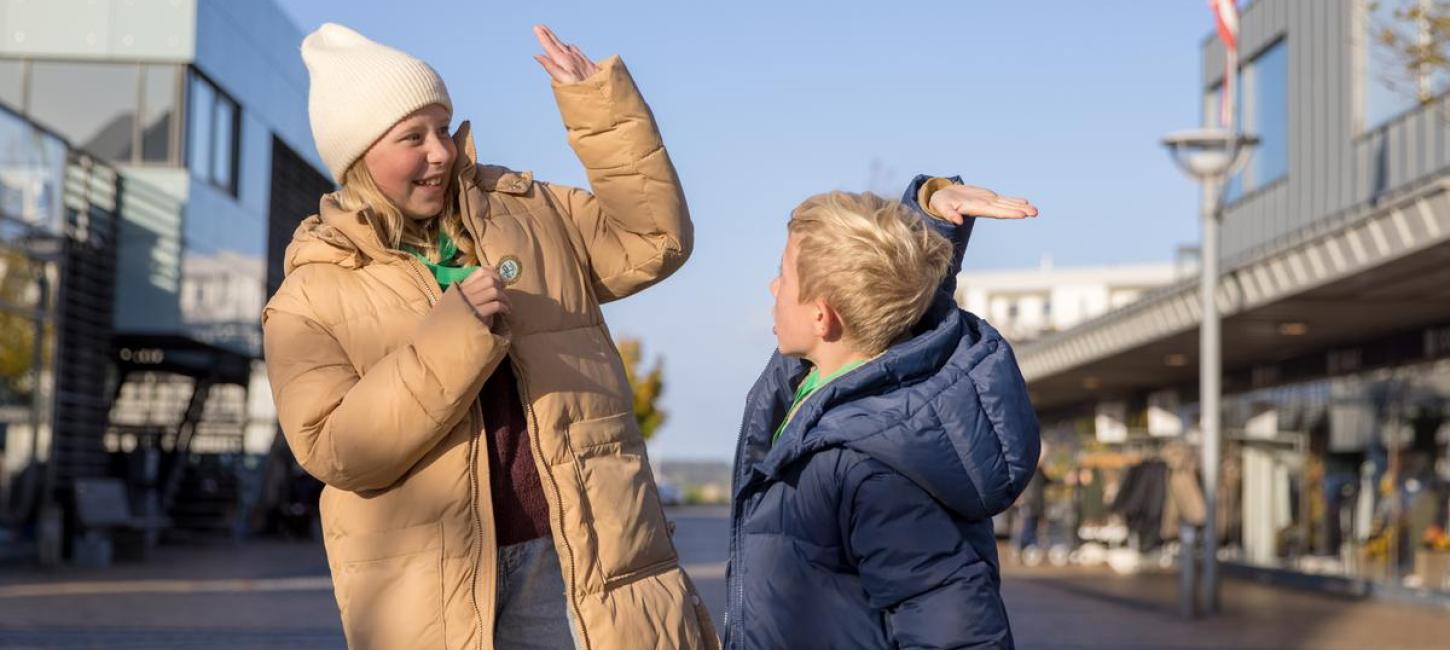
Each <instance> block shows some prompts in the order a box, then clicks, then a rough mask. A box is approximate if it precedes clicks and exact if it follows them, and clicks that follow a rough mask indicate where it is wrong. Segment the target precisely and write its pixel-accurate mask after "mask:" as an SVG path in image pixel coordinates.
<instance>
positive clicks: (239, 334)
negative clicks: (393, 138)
mask: <svg viewBox="0 0 1450 650" xmlns="http://www.w3.org/2000/svg"><path fill="white" fill-rule="evenodd" d="M301 37H302V34H301V33H300V32H299V30H298V29H297V28H296V27H295V26H294V25H293V24H292V23H291V22H290V21H289V20H288V19H287V18H286V16H284V15H283V14H282V12H281V10H280V9H278V8H277V7H276V6H275V5H274V4H273V3H272V2H256V3H252V2H248V3H237V2H224V1H222V0H186V1H183V0H137V1H130V2H86V1H82V0H59V1H56V2H6V3H4V4H3V6H0V108H3V111H0V123H3V126H0V138H3V145H0V251H3V254H4V263H3V264H0V287H3V292H0V294H3V298H0V302H3V303H4V311H3V316H0V318H4V319H5V321H4V331H5V335H4V340H3V343H0V345H3V359H4V362H3V365H0V457H3V460H0V506H3V507H0V515H3V519H0V521H3V523H4V527H3V529H0V530H3V532H0V535H3V536H4V537H3V539H0V548H3V549H5V552H6V553H9V554H21V555H25V554H35V553H39V554H40V555H41V556H42V557H47V556H51V557H52V559H54V557H53V556H54V555H55V554H57V553H61V552H62V551H63V552H64V554H65V555H66V556H68V557H74V556H80V557H84V556H85V553H87V552H98V553H102V554H103V556H104V553H105V552H107V549H106V548H105V547H106V545H107V544H108V543H109V540H108V539H107V538H106V537H107V536H92V537H89V538H87V537H86V535H85V534H86V533H87V529H88V528H89V527H91V526H92V525H93V524H94V525H95V526H97V527H100V526H102V525H104V526H105V527H106V528H107V529H108V530H109V531H110V532H112V533H115V535H114V536H119V534H120V532H124V529H126V528H135V529H140V531H139V532H143V533H150V535H149V537H151V538H153V539H154V537H155V533H156V532H158V530H159V529H164V530H167V531H169V532H182V531H192V532H196V533H199V534H205V535H218V536H222V537H230V536H234V535H236V534H238V533H240V532H241V531H242V530H244V529H245V528H247V527H248V524H249V521H248V519H249V516H250V515H255V514H258V512H257V510H256V508H257V507H259V501H262V500H264V499H263V495H264V493H266V492H267V486H266V482H267V480H269V479H268V471H267V469H268V468H267V463H266V462H265V458H266V457H267V454H268V451H269V449H270V448H271V447H272V445H273V441H274V438H275V437H276V436H275V435H274V433H275V426H274V415H273V413H272V411H271V400H270V396H269V395H267V389H266V385H265V377H264V375H263V373H262V368H261V365H260V361H259V358H260V353H261V351H260V339H261V335H260V323H259V321H258V316H259V315H260V313H261V307H262V305H263V303H264V302H265V300H266V297H267V296H268V295H269V294H270V291H271V290H273V289H275V288H276V286H277V285H278V284H279V283H280V281H281V255H282V252H283V249H284V247H285V245H286V243H287V242H288V241H289V240H290V238H291V234H292V230H293V229H294V228H295V226H296V224H297V222H298V220H299V219H300V217H301V216H304V215H306V214H309V213H311V212H313V211H314V209H315V206H316V201H317V198H318V196H320V195H321V194H322V193H323V192H326V191H330V190H331V188H332V184H331V182H330V181H329V180H328V178H327V176H326V175H325V174H324V173H323V172H322V171H321V170H322V169H323V166H322V165H321V163H320V161H319V159H318V158H317V156H316V153H315V150H314V149H313V147H312V143H311V135H310V131H309V128H308V124H307V110H306V95H307V75H306V70H305V69H304V67H303V65H302V62H301V60H300V59H299V58H298V57H297V56H296V47H297V43H298V42H300V40H301ZM273 474H274V476H272V477H271V479H270V480H271V481H273V483H274V484H275V483H276V482H277V481H278V480H279V479H278V478H277V477H276V476H275V474H276V472H275V471H274V472H273ZM118 486H119V487H120V488H122V489H120V490H119V492H118V491H117V487H118ZM272 492H273V493H275V492H276V490H275V489H274V490H272ZM117 494H119V495H122V498H121V499H120V500H117V499H115V498H113V497H114V496H115V495H117ZM272 496H273V499H272V500H275V496H276V495H275V494H273V495H272ZM266 505H267V504H266V503H262V504H261V506H263V507H265V506H266ZM98 518H99V519H100V520H108V519H122V520H128V521H129V523H127V524H125V525H118V524H116V523H114V522H112V523H109V524H102V523H100V522H91V521H87V520H88V519H98ZM252 523H255V522H252ZM85 539H90V540H92V541H94V542H96V543H97V544H99V545H100V546H101V547H100V549H99V550H98V549H96V548H90V547H84V548H79V549H78V548H75V546H76V545H84V544H85V543H87V542H84V541H82V540H85ZM59 546H63V547H64V548H63V549H62V548H59Z"/></svg>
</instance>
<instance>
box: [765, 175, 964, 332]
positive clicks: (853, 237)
mask: <svg viewBox="0 0 1450 650" xmlns="http://www.w3.org/2000/svg"><path fill="white" fill-rule="evenodd" d="M925 218H929V217H918V216H917V215H914V214H912V213H911V211H910V210H909V209H908V208H906V207H905V206H903V205H902V204H901V203H898V202H896V201H888V200H886V199H883V198H881V197H879V196H876V195H875V194H871V193H869V192H868V193H865V194H850V193H847V192H830V193H827V194H817V195H816V196H812V197H811V198H808V199H806V200H805V202H803V203H801V204H800V206H798V207H796V209H795V211H794V212H792V213H791V217H790V225H789V230H790V234H792V235H795V236H796V237H797V240H796V241H797V249H796V253H797V255H796V273H797V274H798V275H799V277H800V299H801V302H805V301H808V300H814V299H816V298H818V297H819V298H825V300H826V303H827V304H829V305H830V306H831V309H834V310H835V311H836V313H837V314H839V315H840V317H841V324H842V326H843V327H844V328H845V333H846V337H847V338H848V339H850V340H851V341H852V342H854V343H855V344H856V345H857V346H858V351H859V352H862V353H865V354H871V355H874V354H879V353H881V352H882V351H884V350H886V348H887V347H889V346H890V345H891V343H892V342H893V341H895V340H896V339H897V338H898V337H900V336H901V335H902V334H905V333H906V331H907V330H908V329H909V328H910V327H911V326H912V325H914V324H916V321H918V320H920V319H921V316H922V314H924V313H926V309H927V307H929V306H930V305H931V301H932V296H933V295H934V294H935V293H936V290H937V287H939V286H940V285H941V281H942V278H943V277H945V276H946V273H947V268H948V267H949V266H950V265H951V259H952V245H951V243H950V242H948V241H947V240H946V238H945V237H942V236H941V235H939V234H937V233H935V232H932V230H931V229H930V228H927V227H926V225H925V224H923V223H922V222H921V220H922V219H925Z"/></svg>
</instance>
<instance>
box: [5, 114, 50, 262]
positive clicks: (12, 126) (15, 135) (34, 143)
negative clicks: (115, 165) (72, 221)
mask: <svg viewBox="0 0 1450 650" xmlns="http://www.w3.org/2000/svg"><path fill="white" fill-rule="evenodd" d="M65 157H66V149H65V143H63V142H61V140H60V138H57V137H55V136H53V135H49V134H46V133H44V132H42V131H40V130H39V129H37V128H35V127H34V126H32V125H31V124H30V123H29V122H27V121H25V119H24V118H21V117H18V116H15V115H11V114H9V113H5V112H0V224H6V223H18V224H25V225H24V227H22V228H19V230H18V231H17V232H18V234H16V235H15V236H17V237H18V236H21V235H23V234H24V231H28V230H29V229H30V228H39V229H41V230H43V231H45V232H48V233H52V234H58V233H60V232H61V223H62V214H63V213H62V205H61V187H62V185H63V184H64V181H65ZM0 230H3V229H0ZM10 238H11V234H10V233H7V232H3V231H0V240H9V239H10Z"/></svg>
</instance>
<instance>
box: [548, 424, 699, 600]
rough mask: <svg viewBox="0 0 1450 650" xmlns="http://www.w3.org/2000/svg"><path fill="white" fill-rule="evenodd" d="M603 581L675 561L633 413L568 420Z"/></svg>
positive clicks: (572, 446) (639, 572)
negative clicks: (596, 545)
mask: <svg viewBox="0 0 1450 650" xmlns="http://www.w3.org/2000/svg"><path fill="white" fill-rule="evenodd" d="M569 446H570V450H571V451H572V452H573V454H574V458H575V460H576V461H577V463H578V470H579V475H580V479H581V481H582V482H583V485H584V501H585V507H586V508H587V509H588V513H587V515H586V516H587V518H588V520H590V521H591V522H592V528H593V530H594V534H595V536H596V538H597V543H598V548H599V566H600V569H601V571H602V572H603V574H604V580H605V582H609V581H611V580H615V579H625V578H628V577H630V576H631V575H632V574H643V573H645V572H647V571H648V570H650V569H657V568H660V567H661V565H665V564H667V563H670V564H673V563H675V561H676V559H675V549H674V545H673V544H671V542H670V536H669V532H668V531H667V530H666V528H665V517H664V509H663V508H662V507H661V506H660V497H659V493H658V491H657V490H656V489H655V482H654V476H653V475H652V474H651V473H650V467H649V459H648V457H647V455H646V454H645V447H644V439H643V438H642V437H641V436H640V434H639V430H638V425H637V424H636V423H635V420H634V414H633V413H621V414H619V415H611V416H609V417H605V418H599V419H597V420H585V421H582V422H575V423H573V424H571V425H570V426H569Z"/></svg>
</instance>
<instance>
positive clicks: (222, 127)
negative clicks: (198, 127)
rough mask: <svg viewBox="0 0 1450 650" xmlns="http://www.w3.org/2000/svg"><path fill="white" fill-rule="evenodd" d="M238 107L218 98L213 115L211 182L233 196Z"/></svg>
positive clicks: (231, 102)
mask: <svg viewBox="0 0 1450 650" xmlns="http://www.w3.org/2000/svg"><path fill="white" fill-rule="evenodd" d="M237 112H238V111H237V105H236V103H235V102H233V101H231V100H230V99H227V98H226V97H222V96H218V97H217V102H216V110H215V112H214V114H213V122H212V132H211V136H212V141H211V181H212V182H213V183H215V184H216V185H217V186H218V187H221V188H224V189H226V190H227V191H228V192H231V193H232V194H236V193H237V172H236V169H237V144H238V142H237Z"/></svg>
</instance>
